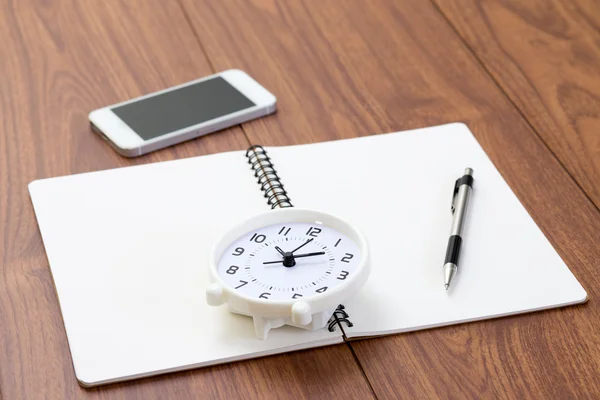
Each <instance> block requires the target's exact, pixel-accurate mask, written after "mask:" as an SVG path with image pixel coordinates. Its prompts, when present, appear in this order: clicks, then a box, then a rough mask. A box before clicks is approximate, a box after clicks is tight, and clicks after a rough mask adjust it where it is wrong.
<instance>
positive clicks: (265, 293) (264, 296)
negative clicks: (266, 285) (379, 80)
mask: <svg viewBox="0 0 600 400" xmlns="http://www.w3.org/2000/svg"><path fill="white" fill-rule="evenodd" d="M270 295H271V293H269V292H264V293H263V294H261V295H260V296H258V298H259V299H268V298H269V296H270Z"/></svg>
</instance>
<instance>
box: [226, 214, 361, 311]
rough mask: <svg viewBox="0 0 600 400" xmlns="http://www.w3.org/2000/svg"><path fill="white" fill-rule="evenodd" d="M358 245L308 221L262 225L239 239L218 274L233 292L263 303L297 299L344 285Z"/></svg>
mask: <svg viewBox="0 0 600 400" xmlns="http://www.w3.org/2000/svg"><path fill="white" fill-rule="evenodd" d="M360 259H361V254H360V249H359V247H358V245H357V244H356V243H355V242H354V241H353V240H352V239H350V238H349V237H348V236H346V235H345V234H343V233H342V232H340V231H338V230H336V229H333V228H330V227H328V226H325V225H323V224H321V223H317V222H313V223H307V222H286V223H280V224H274V225H269V226H265V227H262V228H259V229H256V230H253V231H251V232H248V233H246V234H245V235H243V236H241V237H240V238H238V239H237V240H236V241H234V242H233V244H231V245H230V246H229V247H228V248H227V249H226V250H225V252H224V253H223V254H222V256H221V258H220V260H219V262H218V265H217V272H218V274H219V276H220V277H221V279H222V280H223V281H224V282H225V283H226V284H227V285H229V286H231V288H232V289H234V290H235V291H236V292H238V293H240V294H241V295H245V296H247V297H253V298H257V299H266V300H277V301H285V300H298V299H302V298H306V297H311V296H318V295H320V294H322V293H326V292H327V291H328V290H332V289H333V288H335V287H337V286H340V285H344V284H345V283H346V282H347V280H348V279H350V278H351V277H352V276H353V274H354V273H356V272H357V268H358V267H359V265H360Z"/></svg>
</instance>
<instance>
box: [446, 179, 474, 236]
mask: <svg viewBox="0 0 600 400" xmlns="http://www.w3.org/2000/svg"><path fill="white" fill-rule="evenodd" d="M469 178H471V177H469ZM471 182H472V178H471ZM471 190H473V189H472V188H471V186H470V185H469V184H466V183H465V184H462V185H460V187H459V188H458V194H457V195H456V202H455V209H454V219H453V220H452V228H451V230H450V236H453V235H459V236H460V235H461V234H462V230H463V226H464V224H465V217H466V215H467V203H468V202H469V197H470V195H471Z"/></svg>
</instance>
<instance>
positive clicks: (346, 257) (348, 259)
mask: <svg viewBox="0 0 600 400" xmlns="http://www.w3.org/2000/svg"><path fill="white" fill-rule="evenodd" d="M353 258H354V254H350V253H346V255H345V256H344V257H342V260H341V261H342V262H345V263H350V260H352V259H353Z"/></svg>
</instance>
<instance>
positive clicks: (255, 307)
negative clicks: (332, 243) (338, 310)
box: [209, 207, 370, 317]
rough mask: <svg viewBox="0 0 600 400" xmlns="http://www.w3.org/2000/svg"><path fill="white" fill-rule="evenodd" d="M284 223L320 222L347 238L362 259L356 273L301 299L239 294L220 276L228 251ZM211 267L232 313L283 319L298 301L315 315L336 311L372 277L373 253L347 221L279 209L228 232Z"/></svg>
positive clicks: (301, 210) (213, 253)
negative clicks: (252, 235)
mask: <svg viewBox="0 0 600 400" xmlns="http://www.w3.org/2000/svg"><path fill="white" fill-rule="evenodd" d="M285 222H309V223H310V222H320V223H322V224H323V225H325V226H327V227H330V228H333V229H336V230H339V231H340V232H342V233H344V234H345V235H347V236H348V237H349V238H350V239H352V240H353V241H354V242H355V243H356V244H357V245H358V247H359V249H360V259H359V261H358V265H357V266H356V269H355V273H354V274H353V275H352V276H351V277H349V278H348V279H347V281H346V282H344V283H343V284H341V285H338V286H336V287H334V288H332V289H331V290H328V291H326V292H324V293H319V294H316V295H313V296H310V297H305V298H301V299H289V300H270V299H260V298H255V297H250V296H247V295H245V294H243V293H241V292H236V291H235V289H234V288H233V287H232V286H230V285H229V284H228V283H227V282H225V281H224V280H223V279H222V278H221V277H220V276H219V274H218V270H217V267H218V263H219V260H220V259H221V257H222V256H223V253H224V252H225V250H226V249H228V248H229V247H230V246H231V245H232V244H233V243H234V242H235V241H236V240H238V239H239V238H240V237H241V236H243V235H246V234H247V233H248V232H250V231H252V230H255V229H259V228H263V227H266V226H269V225H273V224H279V223H285ZM209 265H210V268H209V269H210V275H211V280H212V282H216V283H218V284H219V285H220V286H221V288H222V291H223V295H224V298H223V302H225V303H229V307H230V309H232V310H235V311H236V312H240V313H243V314H247V315H260V316H264V317H284V316H289V315H290V313H291V308H292V306H293V305H294V304H295V303H297V302H299V301H302V302H305V303H307V304H309V306H310V309H311V312H313V313H317V312H321V311H326V310H330V309H335V307H337V305H338V304H341V303H342V302H344V301H346V300H347V299H348V297H350V296H352V295H353V294H355V293H356V292H357V291H358V290H359V289H360V288H362V286H363V285H364V284H365V282H366V281H367V279H368V277H369V274H370V253H369V245H368V243H367V239H366V238H365V236H364V235H363V234H362V233H361V232H360V231H359V229H358V228H357V227H356V226H354V225H353V224H351V223H350V222H348V221H346V220H345V219H343V218H340V217H338V216H335V215H333V214H329V213H326V212H322V211H317V210H311V209H305V208H296V207H294V208H280V209H275V210H271V211H267V212H264V213H261V214H258V215H255V216H253V217H250V218H248V219H247V220H245V221H243V222H241V223H240V224H238V225H236V226H235V227H234V228H232V229H231V230H229V231H228V232H227V233H226V234H225V235H223V237H222V238H221V239H220V240H219V241H218V242H217V243H216V245H215V246H214V247H213V250H212V251H211V254H210V262H209Z"/></svg>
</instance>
